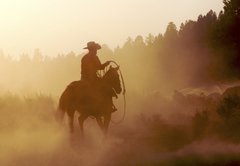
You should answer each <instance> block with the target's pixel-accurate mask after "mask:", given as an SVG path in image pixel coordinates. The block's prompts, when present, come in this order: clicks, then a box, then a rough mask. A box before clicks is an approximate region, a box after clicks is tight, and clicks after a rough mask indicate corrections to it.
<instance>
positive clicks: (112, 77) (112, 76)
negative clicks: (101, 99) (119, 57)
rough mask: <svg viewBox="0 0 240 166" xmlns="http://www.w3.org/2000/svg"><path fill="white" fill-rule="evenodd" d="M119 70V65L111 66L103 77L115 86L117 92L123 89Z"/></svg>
mask: <svg viewBox="0 0 240 166" xmlns="http://www.w3.org/2000/svg"><path fill="white" fill-rule="evenodd" d="M118 70H119V67H112V66H110V68H109V70H108V71H107V72H106V74H105V75H104V77H103V79H104V80H105V81H106V82H107V84H108V86H110V87H111V88H113V89H114V90H115V92H116V93H117V94H119V93H121V91H122V88H121V83H120V79H119V74H118Z"/></svg>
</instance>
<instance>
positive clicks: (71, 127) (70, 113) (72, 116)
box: [67, 111, 74, 133]
mask: <svg viewBox="0 0 240 166" xmlns="http://www.w3.org/2000/svg"><path fill="white" fill-rule="evenodd" d="M67 113H68V117H69V128H70V132H71V133H73V131H74V126H73V119H74V111H68V112H67Z"/></svg>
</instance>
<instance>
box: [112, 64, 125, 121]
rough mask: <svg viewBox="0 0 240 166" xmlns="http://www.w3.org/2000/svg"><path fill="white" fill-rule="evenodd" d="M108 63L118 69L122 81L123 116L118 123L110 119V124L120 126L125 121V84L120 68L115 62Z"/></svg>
mask: <svg viewBox="0 0 240 166" xmlns="http://www.w3.org/2000/svg"><path fill="white" fill-rule="evenodd" d="M110 63H113V64H115V65H116V66H117V67H118V71H119V73H120V77H121V80H122V85H123V93H122V94H123V103H124V104H123V105H124V109H123V116H122V118H121V119H120V120H119V121H113V120H112V119H111V122H112V123H113V124H120V123H121V122H123V120H124V119H125V116H126V108H127V103H126V87H125V82H124V79H123V75H122V72H121V69H120V66H119V65H118V64H117V63H116V62H115V61H110Z"/></svg>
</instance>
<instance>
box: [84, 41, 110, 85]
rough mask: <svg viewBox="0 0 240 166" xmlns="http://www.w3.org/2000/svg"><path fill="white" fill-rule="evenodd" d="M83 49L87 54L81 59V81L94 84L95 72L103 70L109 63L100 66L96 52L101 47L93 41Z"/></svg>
mask: <svg viewBox="0 0 240 166" xmlns="http://www.w3.org/2000/svg"><path fill="white" fill-rule="evenodd" d="M84 49H88V51H89V52H88V53H87V54H86V55H84V56H83V58H82V65H81V76H82V77H81V79H82V80H86V81H89V82H95V81H96V80H98V79H99V78H98V76H97V71H98V70H103V69H104V68H105V67H107V66H108V65H109V64H110V61H107V62H105V63H104V64H101V62H100V60H99V58H98V56H97V50H99V49H101V46H100V45H99V44H98V43H95V42H94V41H91V42H88V43H87V47H85V48H84Z"/></svg>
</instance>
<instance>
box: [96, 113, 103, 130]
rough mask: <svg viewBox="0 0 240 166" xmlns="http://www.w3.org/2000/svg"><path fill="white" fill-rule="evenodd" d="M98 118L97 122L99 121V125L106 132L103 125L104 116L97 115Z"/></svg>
mask: <svg viewBox="0 0 240 166" xmlns="http://www.w3.org/2000/svg"><path fill="white" fill-rule="evenodd" d="M96 120H97V123H98V125H99V127H100V128H101V130H102V131H103V132H104V125H103V121H102V118H101V117H97V118H96Z"/></svg>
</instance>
